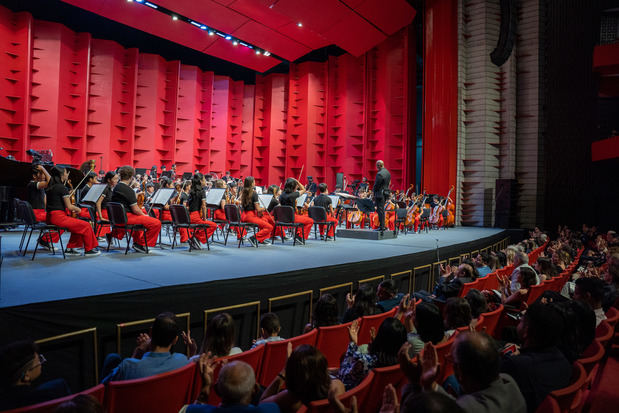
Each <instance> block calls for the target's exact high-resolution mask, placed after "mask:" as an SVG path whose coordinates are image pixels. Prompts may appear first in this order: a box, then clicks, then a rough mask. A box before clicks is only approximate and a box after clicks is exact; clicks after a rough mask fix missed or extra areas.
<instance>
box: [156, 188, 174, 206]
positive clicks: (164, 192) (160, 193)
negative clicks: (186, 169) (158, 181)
mask: <svg viewBox="0 0 619 413" xmlns="http://www.w3.org/2000/svg"><path fill="white" fill-rule="evenodd" d="M175 192H176V190H175V189H174V188H161V189H159V190H157V192H155V193H154V194H153V196H152V197H151V198H150V204H151V205H165V204H167V203H168V201H169V200H170V197H171V196H172V194H173V193H175Z"/></svg>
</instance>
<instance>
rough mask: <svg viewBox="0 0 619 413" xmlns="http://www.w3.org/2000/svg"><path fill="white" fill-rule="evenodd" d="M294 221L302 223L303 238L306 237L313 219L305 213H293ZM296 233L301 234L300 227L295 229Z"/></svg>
mask: <svg viewBox="0 0 619 413" xmlns="http://www.w3.org/2000/svg"><path fill="white" fill-rule="evenodd" d="M294 222H299V223H301V224H303V228H304V229H305V239H308V238H309V236H310V234H311V233H312V227H313V226H314V220H313V219H311V218H310V217H308V216H307V215H299V214H295V216H294ZM297 235H298V236H299V237H302V236H303V231H302V230H301V228H299V229H297Z"/></svg>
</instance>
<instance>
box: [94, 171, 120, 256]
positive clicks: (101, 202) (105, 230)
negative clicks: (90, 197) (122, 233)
mask: <svg viewBox="0 0 619 413" xmlns="http://www.w3.org/2000/svg"><path fill="white" fill-rule="evenodd" d="M119 179H120V177H119V176H118V174H117V173H116V172H115V171H109V172H107V173H106V174H105V176H104V177H103V183H104V184H105V185H106V187H105V189H104V190H103V193H102V194H101V196H100V197H99V199H98V200H97V204H96V205H97V213H98V214H99V219H100V220H105V221H107V220H109V217H108V215H107V203H108V202H111V201H112V191H113V190H114V187H115V186H116V184H117V183H118V181H119ZM96 235H97V236H98V237H99V236H102V235H105V238H106V239H107V242H108V244H109V243H110V242H111V241H112V234H111V230H110V226H109V225H101V226H100V227H99V230H98V234H96Z"/></svg>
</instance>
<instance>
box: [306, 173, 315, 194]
mask: <svg viewBox="0 0 619 413" xmlns="http://www.w3.org/2000/svg"><path fill="white" fill-rule="evenodd" d="M306 188H307V192H309V193H310V195H313V194H315V193H316V182H314V178H312V177H311V176H309V175H308V176H307V186H306Z"/></svg>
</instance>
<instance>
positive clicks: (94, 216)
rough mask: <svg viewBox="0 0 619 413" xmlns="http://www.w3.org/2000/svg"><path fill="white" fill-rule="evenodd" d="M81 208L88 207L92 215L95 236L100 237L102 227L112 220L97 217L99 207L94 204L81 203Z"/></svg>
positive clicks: (91, 220)
mask: <svg viewBox="0 0 619 413" xmlns="http://www.w3.org/2000/svg"><path fill="white" fill-rule="evenodd" d="M80 208H86V210H87V211H88V215H90V222H91V223H92V225H93V227H94V228H93V229H94V231H95V237H97V238H99V237H100V236H101V234H100V232H101V228H103V226H104V225H109V223H110V221H108V220H106V219H103V218H101V219H99V218H98V217H97V208H96V207H95V206H94V205H91V204H80Z"/></svg>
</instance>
